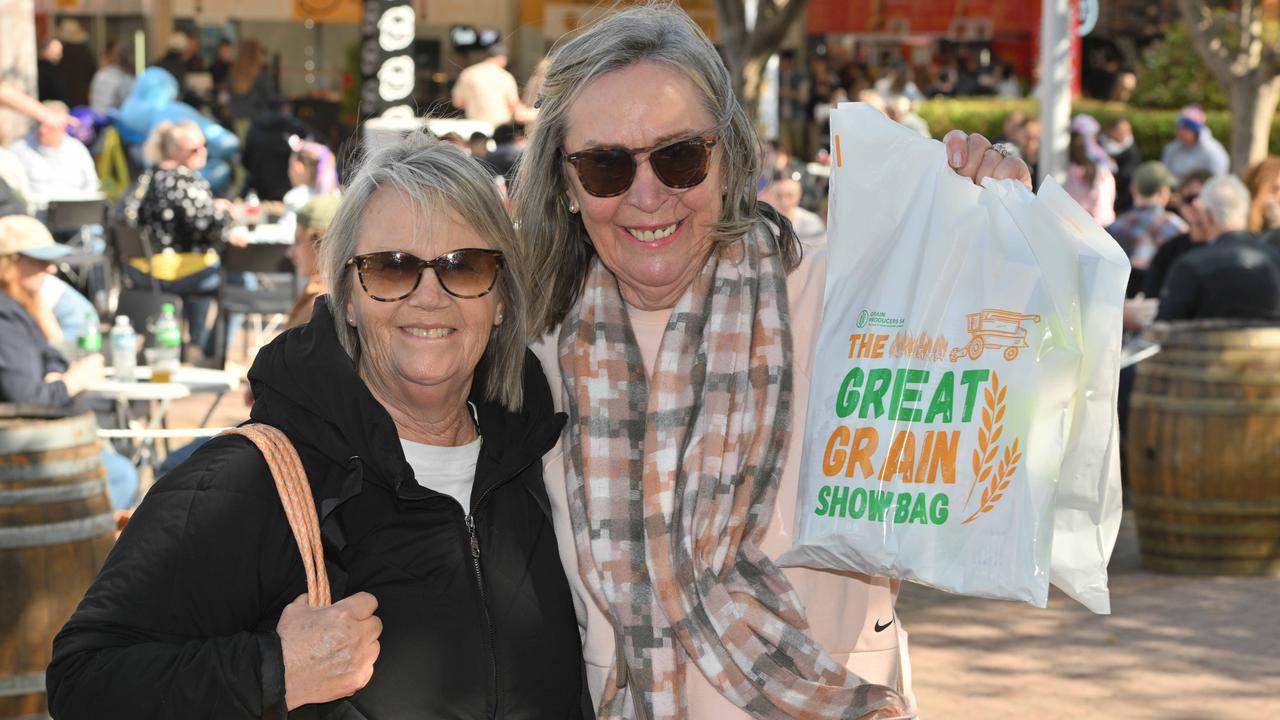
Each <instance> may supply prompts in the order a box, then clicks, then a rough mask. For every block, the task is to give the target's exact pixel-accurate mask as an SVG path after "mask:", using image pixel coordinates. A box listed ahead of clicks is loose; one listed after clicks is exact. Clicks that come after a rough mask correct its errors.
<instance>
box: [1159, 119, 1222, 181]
mask: <svg viewBox="0 0 1280 720" xmlns="http://www.w3.org/2000/svg"><path fill="white" fill-rule="evenodd" d="M1174 129H1175V136H1174V138H1173V140H1171V141H1169V143H1168V144H1167V145H1165V146H1164V150H1163V151H1162V152H1161V153H1160V162H1162V163H1164V166H1165V167H1167V168H1169V172H1171V173H1173V175H1174V177H1176V178H1178V181H1179V182H1181V181H1182V179H1183V178H1185V177H1186V176H1187V175H1188V174H1189V173H1190V172H1191V171H1193V170H1208V171H1209V172H1210V173H1211V174H1212V175H1213V176H1214V177H1218V176H1219V175H1226V174H1227V171H1228V169H1229V167H1230V165H1231V158H1230V156H1229V155H1228V154H1227V149H1226V148H1224V147H1222V143H1220V142H1218V140H1217V139H1216V138H1214V137H1213V133H1212V132H1211V131H1210V130H1209V127H1208V126H1207V125H1205V117H1204V111H1203V110H1201V109H1200V108H1199V107H1198V106H1194V105H1193V106H1189V107H1187V108H1183V111H1182V114H1181V115H1179V116H1178V119H1177V121H1176V122H1175V124H1174Z"/></svg>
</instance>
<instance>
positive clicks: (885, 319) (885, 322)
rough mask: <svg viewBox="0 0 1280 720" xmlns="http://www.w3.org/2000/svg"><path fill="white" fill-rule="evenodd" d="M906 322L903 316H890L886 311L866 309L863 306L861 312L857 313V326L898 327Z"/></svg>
mask: <svg viewBox="0 0 1280 720" xmlns="http://www.w3.org/2000/svg"><path fill="white" fill-rule="evenodd" d="M906 324H907V321H906V320H904V319H903V318H892V317H889V314H888V313H884V312H880V311H879V310H867V309H866V308H863V310H862V312H860V313H858V327H860V328H865V327H886V328H900V327H902V326H903V325H906Z"/></svg>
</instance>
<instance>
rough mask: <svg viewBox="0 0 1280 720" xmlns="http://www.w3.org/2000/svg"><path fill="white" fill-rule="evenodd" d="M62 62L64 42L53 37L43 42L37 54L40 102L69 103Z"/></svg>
mask: <svg viewBox="0 0 1280 720" xmlns="http://www.w3.org/2000/svg"><path fill="white" fill-rule="evenodd" d="M61 62H62V41H61V40H59V39H58V38H56V37H53V36H52V35H50V36H49V37H46V38H45V39H43V40H41V41H40V45H39V47H38V48H37V54H36V97H38V98H39V99H40V100H42V101H44V100H56V101H58V102H60V103H66V102H67V87H66V81H65V80H64V79H63V77H62V68H61V67H60V66H59V63H61Z"/></svg>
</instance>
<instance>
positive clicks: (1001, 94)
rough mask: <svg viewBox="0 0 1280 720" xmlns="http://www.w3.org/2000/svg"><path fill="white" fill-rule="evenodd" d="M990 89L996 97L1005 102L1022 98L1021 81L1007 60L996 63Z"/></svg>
mask: <svg viewBox="0 0 1280 720" xmlns="http://www.w3.org/2000/svg"><path fill="white" fill-rule="evenodd" d="M992 89H993V90H994V91H995V96H996V97H998V98H1004V99H1006V100H1013V99H1016V98H1020V97H1023V96H1024V93H1023V92H1022V81H1020V80H1018V74H1017V73H1015V72H1014V71H1013V64H1012V63H1010V62H1009V61H1007V60H997V61H996V64H995V68H994V74H993V84H992Z"/></svg>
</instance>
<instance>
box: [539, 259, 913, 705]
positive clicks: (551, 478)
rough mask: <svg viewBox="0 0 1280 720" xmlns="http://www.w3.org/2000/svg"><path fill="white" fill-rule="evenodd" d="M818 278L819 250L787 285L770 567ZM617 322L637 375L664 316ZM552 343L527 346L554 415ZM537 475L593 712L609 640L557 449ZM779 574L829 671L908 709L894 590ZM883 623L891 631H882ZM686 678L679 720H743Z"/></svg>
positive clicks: (790, 470) (805, 388)
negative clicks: (885, 689) (781, 450)
mask: <svg viewBox="0 0 1280 720" xmlns="http://www.w3.org/2000/svg"><path fill="white" fill-rule="evenodd" d="M826 274H827V251H826V249H825V248H820V249H815V248H805V258H804V261H803V262H802V263H801V264H800V267H799V268H797V269H796V270H795V271H794V272H792V273H791V275H790V276H789V277H788V278H787V293H788V298H789V303H790V306H791V325H792V342H793V347H794V352H795V363H796V366H795V372H794V383H795V396H794V402H793V405H792V408H793V415H792V419H791V423H792V424H791V426H792V428H793V431H792V436H791V443H790V446H789V447H788V448H787V461H786V464H785V465H784V469H783V474H782V486H781V487H780V488H779V491H778V499H777V505H776V507H775V509H774V513H773V520H772V521H771V522H770V523H769V527H768V529H767V530H766V534H765V541H764V545H763V548H762V549H763V550H764V551H765V554H767V555H768V556H769V557H771V558H776V557H778V556H779V555H781V554H782V553H783V551H785V550H787V549H789V548H790V546H791V538H792V528H793V525H794V523H795V516H796V499H797V494H798V490H799V479H800V452H801V448H802V446H803V444H804V442H803V440H804V421H805V414H806V409H807V407H808V401H809V382H810V378H811V376H812V366H813V351H814V347H815V345H816V344H817V336H818V330H819V326H820V324H821V319H822V299H823V287H824V285H825V282H826ZM627 312H628V315H629V316H630V318H631V329H632V331H633V332H634V333H635V335H636V340H637V342H638V343H639V344H640V350H641V354H642V355H643V356H644V358H645V365H646V368H648V367H651V366H652V363H653V358H655V357H656V356H657V353H658V345H659V344H660V342H661V340H662V332H663V329H664V328H665V326H666V322H667V318H668V316H669V315H670V313H669V312H668V311H657V312H644V311H639V310H637V309H635V308H628V309H627ZM558 334H559V328H557V329H556V330H553V331H552V332H551V333H549V334H548V335H547V336H546V337H544V338H542V340H541V341H539V342H538V343H536V344H535V345H534V346H533V351H534V353H535V354H536V355H537V356H538V359H539V360H540V361H541V362H542V368H543V370H544V371H546V373H547V380H548V381H549V382H550V383H551V392H552V394H553V395H554V396H555V402H556V410H557V411H560V410H563V398H562V397H561V394H560V390H559V388H560V385H561V377H560V361H559V358H558V357H557V352H556V337H557V336H558ZM543 474H544V477H545V479H546V483H547V493H548V495H550V497H551V507H552V519H553V521H554V524H555V532H556V541H557V542H558V543H559V546H560V559H561V561H562V562H563V563H564V567H565V574H566V575H567V576H568V577H569V585H570V588H571V589H572V590H573V594H574V607H575V609H576V611H577V614H578V626H579V629H580V630H581V631H582V637H583V659H584V660H585V661H586V666H587V681H588V684H589V685H590V688H591V697H592V699H593V700H595V701H596V702H598V701H599V699H600V696H601V693H602V691H603V687H604V683H605V682H606V680H607V677H608V674H609V669H610V668H611V667H612V666H613V662H614V657H615V655H614V633H613V628H612V627H611V626H610V624H609V620H608V618H607V617H606V616H605V615H604V614H603V612H602V611H601V610H600V608H599V607H597V606H596V605H595V602H594V601H593V599H592V598H591V596H590V595H589V594H588V591H587V589H586V587H585V586H584V585H583V582H582V578H581V577H579V575H578V555H577V550H576V548H575V546H574V542H573V528H572V526H571V524H570V522H569V516H568V512H569V509H568V508H569V506H568V500H567V498H566V492H565V486H564V452H563V449H562V446H561V445H560V444H557V445H556V447H555V448H553V449H552V450H551V452H549V453H547V454H546V455H545V456H544V459H543ZM784 572H785V573H786V576H787V579H788V580H790V581H791V584H792V586H793V587H795V589H796V592H797V593H798V594H799V596H800V599H801V601H802V602H803V603H804V607H805V611H806V614H807V616H808V619H809V625H810V627H811V628H812V632H813V634H814V638H815V639H816V640H818V641H819V642H821V643H822V644H823V646H824V647H826V649H827V651H828V652H830V653H831V655H832V656H833V657H834V658H835V659H836V661H837V662H841V663H843V664H844V665H845V666H846V667H848V668H850V669H851V670H853V671H854V672H855V673H857V674H858V675H860V676H861V677H863V678H865V679H866V680H868V681H870V682H874V683H879V684H882V685H888V686H890V687H894V688H897V689H898V690H899V691H901V692H902V693H903V694H904V695H906V696H907V698H908V699H909V700H911V702H912V704H913V705H914V702H915V700H914V696H913V695H912V691H911V672H910V664H909V662H908V658H907V633H906V631H905V630H904V629H903V628H902V623H901V622H899V621H898V618H897V615H896V614H895V612H894V602H895V600H896V598H897V594H898V582H897V581H896V580H894V581H891V580H889V579H887V578H878V577H868V576H864V575H855V574H841V573H836V572H826V571H819V570H809V569H805V568H786V569H785V570H784ZM889 623H892V626H891V627H892V629H890V627H889ZM876 627H880V628H881V630H880V632H877V631H876ZM688 674H689V677H688V678H687V691H688V696H689V717H691V718H716V720H737V719H739V718H741V719H743V720H745V719H746V718H748V717H750V716H749V715H748V714H747V713H745V712H743V711H742V710H739V709H738V708H737V707H736V706H734V705H733V704H731V703H730V702H729V701H728V700H725V699H724V698H723V697H721V696H720V694H719V693H718V692H717V691H716V690H715V689H714V688H713V687H712V686H711V685H710V684H709V683H708V682H707V681H706V680H705V679H703V677H702V675H701V673H700V672H699V671H698V669H697V668H696V667H695V666H694V665H693V664H692V663H690V664H689V670H688Z"/></svg>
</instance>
